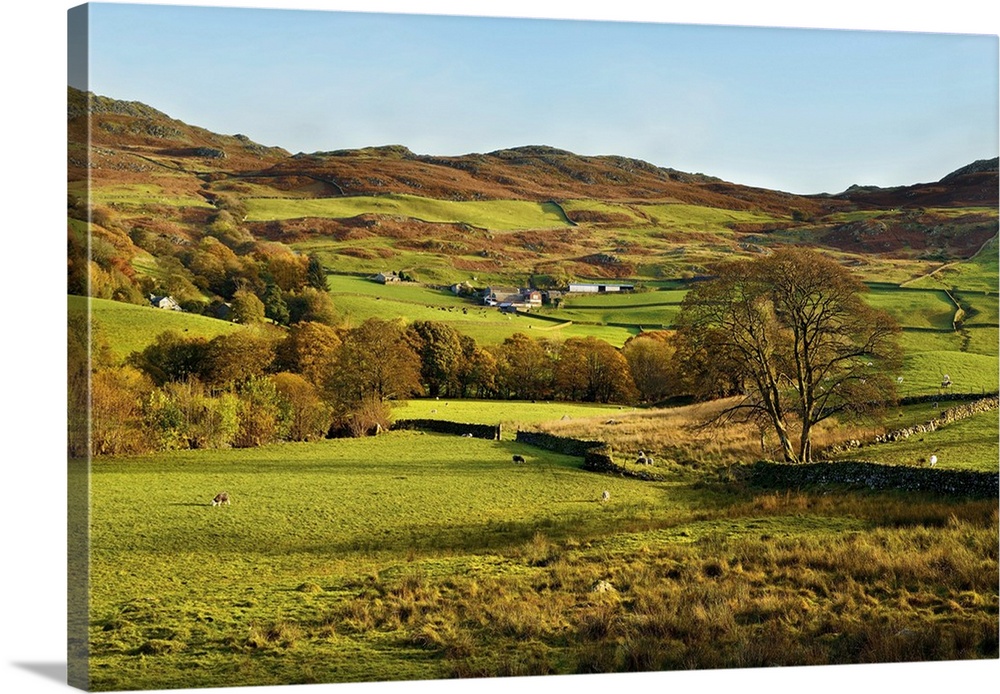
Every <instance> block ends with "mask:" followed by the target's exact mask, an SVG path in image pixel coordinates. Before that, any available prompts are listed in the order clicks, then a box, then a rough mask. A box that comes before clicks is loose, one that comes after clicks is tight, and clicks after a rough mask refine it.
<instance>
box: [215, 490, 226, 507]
mask: <svg viewBox="0 0 1000 694" xmlns="http://www.w3.org/2000/svg"><path fill="white" fill-rule="evenodd" d="M222 504H227V505H228V504H229V492H219V493H218V494H216V495H215V498H214V499H212V506H220V505H222Z"/></svg>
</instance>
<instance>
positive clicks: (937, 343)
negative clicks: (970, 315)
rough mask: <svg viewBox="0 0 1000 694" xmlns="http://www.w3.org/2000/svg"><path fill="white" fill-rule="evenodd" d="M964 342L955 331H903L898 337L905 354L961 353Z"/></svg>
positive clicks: (960, 335) (960, 334)
mask: <svg viewBox="0 0 1000 694" xmlns="http://www.w3.org/2000/svg"><path fill="white" fill-rule="evenodd" d="M964 342H965V340H964V338H963V336H962V333H960V332H957V331H955V330H903V332H902V333H901V334H900V336H899V344H900V345H901V346H902V347H903V351H904V352H905V353H906V354H912V353H914V352H961V351H962V345H963V343H964ZM970 351H973V350H970Z"/></svg>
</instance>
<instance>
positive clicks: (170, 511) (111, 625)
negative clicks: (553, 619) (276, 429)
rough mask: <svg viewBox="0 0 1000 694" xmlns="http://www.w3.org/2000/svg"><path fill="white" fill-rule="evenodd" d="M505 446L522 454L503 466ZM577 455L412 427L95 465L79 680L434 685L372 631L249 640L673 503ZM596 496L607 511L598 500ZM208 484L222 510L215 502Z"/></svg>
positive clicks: (400, 649) (419, 666)
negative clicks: (585, 465) (86, 661)
mask: <svg viewBox="0 0 1000 694" xmlns="http://www.w3.org/2000/svg"><path fill="white" fill-rule="evenodd" d="M513 453H520V454H522V455H524V456H525V458H526V459H527V463H526V464H525V465H521V466H515V465H512V464H511V462H510V459H511V455H512V454H513ZM578 463H579V461H578V460H577V459H574V458H568V457H566V456H561V455H557V454H553V453H549V452H544V451H539V450H536V449H532V448H529V447H525V446H521V445H518V444H514V443H507V442H503V443H497V442H488V441H481V440H476V439H473V440H470V439H465V438H460V437H456V436H436V435H431V434H427V435H424V434H419V433H411V432H394V433H392V434H388V435H385V436H382V437H379V439H378V440H377V441H372V440H370V439H358V440H338V441H327V442H322V443H317V444H296V445H291V444H289V445H281V446H270V447H266V448H258V449H247V450H231V451H201V452H198V451H190V452H183V453H182V452H175V453H169V454H161V455H157V456H155V457H143V458H136V459H118V460H97V461H94V463H93V465H92V473H91V533H90V541H91V545H90V546H91V550H92V561H91V569H90V585H91V588H92V592H91V599H92V603H91V619H92V622H91V629H90V632H91V652H90V656H91V676H92V678H93V681H92V685H93V687H94V688H95V689H100V690H109V689H131V688H169V687H177V686H184V687H190V686H210V685H214V686H221V685H222V684H225V683H230V684H232V683H234V682H239V683H240V684H289V683H295V682H309V681H355V680H371V679H388V680H392V679H401V678H425V677H441V676H443V675H444V672H443V671H442V670H441V660H440V658H436V657H431V654H429V653H428V652H427V651H426V650H425V649H421V648H419V647H416V646H413V645H410V646H407V645H406V644H401V643H399V642H398V640H397V639H395V638H390V639H387V638H386V635H385V634H383V633H380V632H379V631H378V630H375V629H373V630H370V631H368V630H363V631H360V632H359V633H349V632H347V631H346V630H343V631H342V630H341V629H334V630H329V631H328V633H326V634H323V635H320V634H317V635H315V636H309V637H305V638H302V636H304V635H300V638H298V639H296V638H295V637H294V635H291V634H288V636H291V638H292V639H293V640H295V641H297V642H296V643H294V645H292V644H283V643H282V638H284V637H278V638H277V639H276V641H275V643H274V644H273V646H274V647H270V646H269V645H268V643H267V641H268V638H267V634H266V633H260V634H259V635H258V636H256V637H255V634H257V633H258V632H266V631H267V630H268V629H273V628H275V625H282V624H295V625H298V626H296V627H295V629H296V630H298V629H303V628H305V629H311V628H312V627H311V626H306V625H317V626H318V625H319V624H320V623H321V622H322V621H323V620H324V619H326V618H328V617H329V616H330V613H331V611H332V610H335V609H336V607H337V606H338V605H339V604H340V603H342V602H344V601H347V600H348V599H350V598H353V597H355V596H358V595H363V594H364V593H365V591H366V588H365V584H366V583H367V582H368V581H370V580H372V579H373V578H374V579H376V580H377V579H378V578H379V577H382V578H383V579H386V578H389V577H392V576H397V577H398V576H406V575H421V576H423V575H435V577H441V576H442V575H443V576H449V575H452V574H454V575H456V576H459V575H468V576H480V577H483V578H485V579H490V578H494V577H498V576H499V577H503V576H504V575H505V574H508V573H510V572H524V571H525V570H530V565H525V564H524V563H523V561H511V560H510V559H509V558H506V557H504V556H503V555H501V554H498V553H499V552H505V551H509V549H510V547H511V546H512V545H517V544H520V543H525V542H529V541H530V540H531V538H532V537H533V536H534V535H535V534H536V533H537V532H547V533H553V534H558V535H560V536H564V537H565V536H569V535H573V536H576V537H579V538H581V539H593V538H594V537H602V536H606V535H610V534H613V533H614V531H615V529H617V528H620V527H622V526H625V527H627V526H628V525H629V524H630V520H632V519H636V518H643V517H648V516H650V515H651V514H656V513H669V510H668V509H669V503H670V501H671V498H674V499H675V500H676V497H674V495H673V494H672V493H671V491H670V487H669V485H665V484H657V485H651V484H644V483H640V482H636V481H633V480H627V479H622V478H606V477H598V476H596V475H593V474H591V473H586V472H583V471H581V470H579V469H578ZM605 489H608V490H610V492H611V494H612V499H613V500H614V502H613V503H611V504H601V503H600V497H601V493H602V491H603V490H605ZM222 490H227V491H228V492H229V493H230V495H231V497H232V503H231V505H230V506H222V507H218V508H213V507H212V506H211V505H210V504H209V502H210V501H211V499H212V497H213V496H214V495H215V494H216V493H217V492H219V491H222ZM416 559H419V562H415V561H414V560H416ZM302 586H309V590H308V591H307V590H304V589H300V587H302ZM313 586H314V587H313ZM373 599H376V600H377V598H376V597H374V596H373ZM278 628H280V627H278ZM290 631H292V629H291V628H290ZM255 638H256V640H255ZM276 656H281V657H280V658H279V657H276Z"/></svg>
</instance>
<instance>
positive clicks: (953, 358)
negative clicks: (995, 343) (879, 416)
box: [899, 351, 1000, 396]
mask: <svg viewBox="0 0 1000 694" xmlns="http://www.w3.org/2000/svg"><path fill="white" fill-rule="evenodd" d="M997 370H998V362H997V358H996V356H988V355H985V354H971V353H967V352H958V351H948V352H938V351H920V352H913V353H910V354H907V355H906V357H905V359H904V364H903V379H904V380H903V383H902V384H901V385H900V386H899V394H900V395H903V396H909V395H928V394H932V393H944V392H954V393H990V392H995V391H996V390H997V388H998V380H1000V379H998V376H997ZM945 375H947V376H948V377H949V378H950V379H951V382H952V385H951V386H949V387H947V388H942V387H941V383H942V381H943V379H944V376H945Z"/></svg>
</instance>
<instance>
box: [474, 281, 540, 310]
mask: <svg viewBox="0 0 1000 694" xmlns="http://www.w3.org/2000/svg"><path fill="white" fill-rule="evenodd" d="M483 304H485V305H486V306H496V307H498V308H500V309H501V310H508V311H515V310H522V311H526V310H528V309H530V308H537V307H539V306H541V305H542V293H541V292H539V291H537V290H534V289H509V288H502V287H487V288H486V289H485V290H484V291H483Z"/></svg>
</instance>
